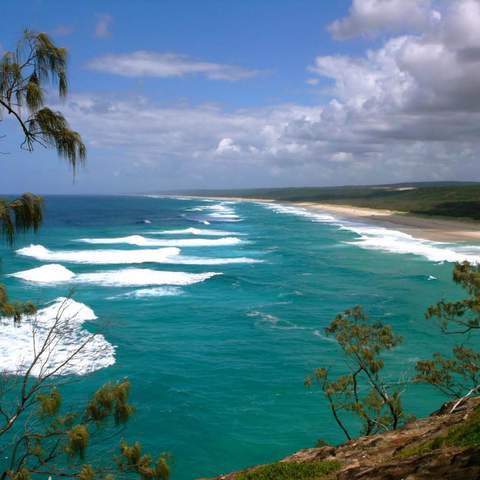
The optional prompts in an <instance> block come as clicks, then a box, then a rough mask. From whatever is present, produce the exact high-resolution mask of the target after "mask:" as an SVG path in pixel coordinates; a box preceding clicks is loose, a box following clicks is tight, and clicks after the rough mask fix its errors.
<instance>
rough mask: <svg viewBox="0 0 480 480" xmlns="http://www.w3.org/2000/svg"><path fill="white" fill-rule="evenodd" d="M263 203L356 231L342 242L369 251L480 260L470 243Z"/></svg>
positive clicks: (440, 259)
mask: <svg viewBox="0 0 480 480" xmlns="http://www.w3.org/2000/svg"><path fill="white" fill-rule="evenodd" d="M263 206H264V207H265V208H268V209H270V210H273V211H274V212H277V213H284V214H292V215H297V216H301V217H304V218H307V219H309V220H312V221H314V222H320V223H329V224H332V225H335V226H337V227H339V228H340V229H342V230H348V231H350V232H352V233H355V234H356V235H357V236H358V238H355V239H354V240H351V241H347V242H345V243H347V244H350V245H356V246H358V247H361V248H365V249H368V250H380V251H384V252H390V253H398V254H412V255H419V256H422V257H424V258H427V259H428V260H430V261H432V262H463V261H469V262H472V263H480V253H479V251H478V247H476V246H473V245H471V246H470V245H459V244H454V243H441V242H432V241H429V240H423V239H420V238H415V237H413V236H411V235H409V234H407V233H403V232H399V231H397V230H391V229H388V228H385V227H377V226H371V225H366V224H362V223H360V222H355V221H349V220H343V219H342V220H341V219H338V218H336V217H334V216H332V215H329V214H325V213H317V212H313V211H310V210H308V209H305V208H301V207H294V206H289V205H281V204H264V205H263Z"/></svg>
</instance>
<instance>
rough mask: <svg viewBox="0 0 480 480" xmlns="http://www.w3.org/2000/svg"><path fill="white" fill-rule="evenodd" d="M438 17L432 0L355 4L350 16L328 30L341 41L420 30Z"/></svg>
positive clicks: (356, 0) (362, 1) (359, 0)
mask: <svg viewBox="0 0 480 480" xmlns="http://www.w3.org/2000/svg"><path fill="white" fill-rule="evenodd" d="M439 15H440V14H439V12H437V11H433V10H432V9H431V0H353V3H352V6H351V7H350V11H349V13H348V16H347V17H345V18H342V19H340V20H336V21H335V22H333V23H332V24H330V25H329V27H328V30H329V31H330V33H331V34H332V35H333V36H334V37H335V38H337V39H339V40H341V39H347V38H352V37H356V36H358V35H365V36H375V35H378V34H380V33H385V32H388V31H392V30H393V31H400V30H403V31H404V30H407V29H412V28H415V29H418V30H420V29H423V28H425V26H427V25H428V24H429V23H430V22H432V21H435V20H438V19H439V18H440V17H439Z"/></svg>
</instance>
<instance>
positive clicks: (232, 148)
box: [215, 138, 240, 155]
mask: <svg viewBox="0 0 480 480" xmlns="http://www.w3.org/2000/svg"><path fill="white" fill-rule="evenodd" d="M238 152H240V147H239V146H238V145H235V142H234V141H233V140H232V139H231V138H222V139H221V140H220V141H219V142H218V145H217V148H216V150H215V153H216V154H218V155H222V154H224V153H238Z"/></svg>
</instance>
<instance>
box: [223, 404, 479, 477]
mask: <svg viewBox="0 0 480 480" xmlns="http://www.w3.org/2000/svg"><path fill="white" fill-rule="evenodd" d="M477 407H478V408H477ZM451 408H452V404H445V405H444V406H443V407H442V408H441V409H440V410H439V411H438V412H435V413H434V414H432V415H431V416H430V417H427V418H424V419H421V420H416V421H413V422H410V423H409V424H407V425H406V426H405V427H403V428H401V429H398V430H394V431H392V432H386V433H382V434H378V435H373V436H370V437H361V438H358V439H356V440H352V441H350V442H348V443H345V444H343V445H340V446H338V447H330V446H326V447H321V448H309V449H305V450H300V451H299V452H297V453H294V454H293V455H290V456H288V457H286V458H284V459H282V460H281V461H282V462H297V463H303V462H314V461H323V460H327V461H328V460H335V461H337V462H339V463H340V465H341V467H340V469H339V470H338V471H337V472H336V473H335V474H334V475H333V476H332V477H329V478H332V479H333V478H334V479H337V480H397V479H398V480H400V479H403V480H427V479H428V480H443V479H445V480H447V479H448V480H479V479H480V444H476V443H475V442H473V445H472V442H471V440H470V441H469V442H468V446H464V447H461V446H452V445H441V446H437V447H436V446H435V444H433V445H429V446H427V448H425V446H426V445H428V443H429V442H431V441H434V440H435V439H436V438H437V439H440V438H444V437H445V436H446V435H447V434H448V432H452V429H455V428H456V427H457V426H458V427H460V426H462V425H466V424H467V422H470V423H469V425H471V423H472V420H473V419H475V420H474V421H475V422H476V421H477V420H476V418H477V416H478V409H479V408H480V398H472V399H469V400H468V401H466V402H465V403H464V404H463V405H461V406H460V407H458V408H457V409H456V410H455V411H454V412H453V413H450V411H451ZM474 414H475V415H474ZM478 431H479V435H480V426H479V430H478ZM460 443H461V442H460ZM256 468H258V467H252V468H251V469H248V470H249V471H254V470H255V469H256ZM237 476H238V472H236V473H230V474H226V475H220V476H218V477H216V479H215V480H235V479H236V478H237Z"/></svg>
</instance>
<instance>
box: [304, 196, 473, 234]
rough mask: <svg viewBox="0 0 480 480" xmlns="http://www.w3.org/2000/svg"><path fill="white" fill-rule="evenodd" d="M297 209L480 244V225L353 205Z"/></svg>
mask: <svg viewBox="0 0 480 480" xmlns="http://www.w3.org/2000/svg"><path fill="white" fill-rule="evenodd" d="M295 205H297V206H300V207H303V208H306V209H308V210H313V211H316V212H318V211H322V212H326V213H330V214H333V215H335V216H336V217H338V218H343V219H349V220H358V221H365V222H368V223H369V224H374V225H378V226H381V227H384V228H388V229H390V230H398V231H400V232H402V233H406V234H408V235H411V236H412V237H415V238H419V239H424V240H429V241H433V242H466V241H470V242H471V241H474V242H480V222H479V223H477V222H474V221H468V220H450V219H446V218H430V217H421V216H419V215H412V214H410V213H405V212H398V211H393V210H380V209H373V208H364V207H355V206H352V205H336V204H329V203H315V202H295Z"/></svg>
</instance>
